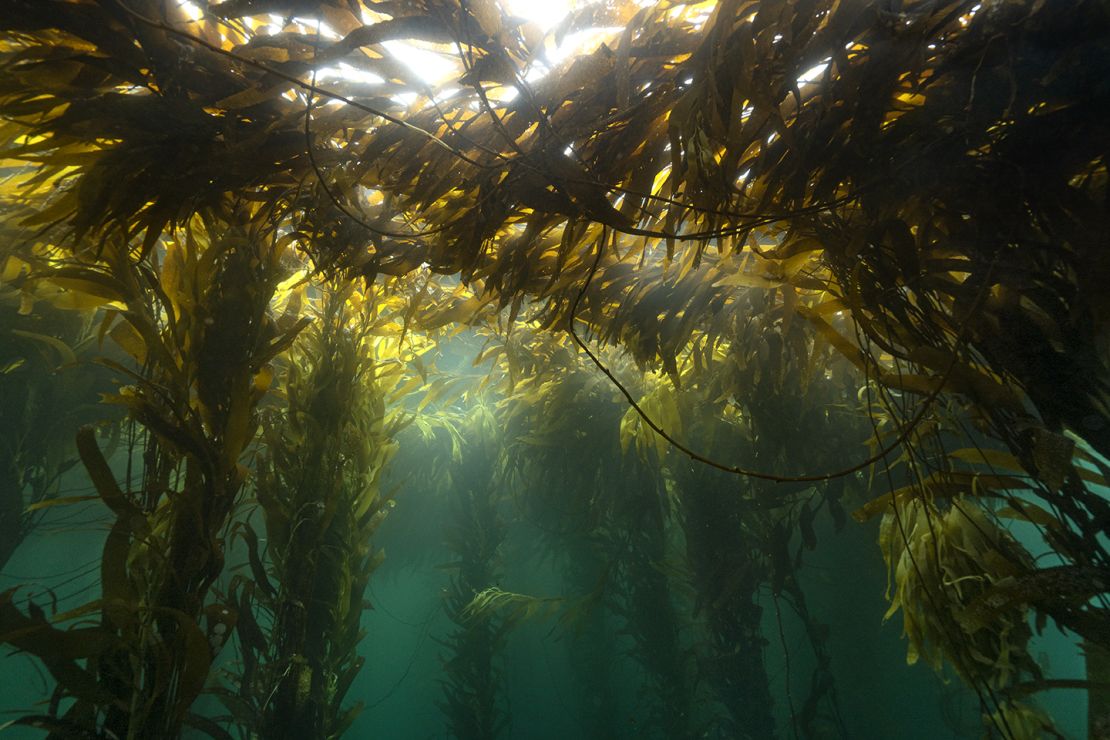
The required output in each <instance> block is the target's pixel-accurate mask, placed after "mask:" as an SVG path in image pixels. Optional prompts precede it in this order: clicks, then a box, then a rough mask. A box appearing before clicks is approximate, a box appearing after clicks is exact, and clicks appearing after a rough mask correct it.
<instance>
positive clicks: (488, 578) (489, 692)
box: [439, 405, 511, 740]
mask: <svg viewBox="0 0 1110 740" xmlns="http://www.w3.org/2000/svg"><path fill="white" fill-rule="evenodd" d="M494 423H495V422H494V419H493V417H492V416H491V415H490V412H489V410H488V409H487V408H485V407H483V406H481V405H479V406H477V407H476V408H475V409H474V411H473V412H471V414H470V415H469V416H468V418H466V420H465V422H464V424H463V425H462V428H461V429H460V432H461V433H462V434H463V438H464V439H468V440H470V442H469V444H464V445H463V448H462V454H463V458H462V464H460V465H459V466H458V468H457V470H456V471H455V472H454V474H453V482H454V491H452V492H451V494H450V497H449V499H448V500H447V501H446V502H445V504H446V505H447V506H448V507H449V508H450V510H451V512H452V522H451V524H450V525H449V528H448V530H447V532H446V533H445V542H446V545H447V548H448V549H449V550H450V551H451V554H452V557H453V560H452V562H451V564H450V567H451V572H452V573H451V582H450V584H449V585H448V587H447V590H446V592H445V601H444V605H443V606H444V609H445V611H446V613H447V617H448V619H450V620H451V622H453V623H454V627H453V628H452V631H451V633H450V634H448V635H447V636H446V637H445V638H443V639H442V644H443V647H444V648H445V649H446V652H445V653H444V654H443V656H442V660H443V672H444V677H443V681H442V686H443V696H442V699H440V701H439V705H440V707H441V708H442V709H443V712H444V715H445V717H446V720H447V727H448V729H449V731H450V733H451V736H452V737H455V738H458V739H459V740H494V739H495V738H497V737H501V736H503V733H504V732H505V730H506V729H507V728H508V726H509V723H510V721H511V720H510V717H509V715H508V713H507V707H506V706H505V704H504V691H505V686H504V683H503V681H504V677H503V676H504V674H503V672H502V670H501V668H500V660H501V649H502V647H503V643H504V637H505V626H504V618H503V617H502V616H501V615H499V614H497V613H496V612H495V611H492V612H491V611H484V612H479V613H473V612H471V611H468V608H467V607H469V606H470V603H471V601H472V600H473V599H474V597H475V596H476V595H477V594H478V593H479V592H480V591H482V590H484V589H486V588H487V587H489V586H490V584H493V583H496V582H497V581H498V580H499V578H500V575H499V574H500V571H501V562H500V560H501V557H502V556H501V552H500V548H501V545H502V542H503V541H504V538H505V523H504V520H503V518H502V513H501V511H500V509H501V496H500V494H499V491H498V490H497V488H496V478H495V477H494V473H495V471H496V467H495V466H496V462H497V458H496V455H497V436H496V432H495V427H494Z"/></svg>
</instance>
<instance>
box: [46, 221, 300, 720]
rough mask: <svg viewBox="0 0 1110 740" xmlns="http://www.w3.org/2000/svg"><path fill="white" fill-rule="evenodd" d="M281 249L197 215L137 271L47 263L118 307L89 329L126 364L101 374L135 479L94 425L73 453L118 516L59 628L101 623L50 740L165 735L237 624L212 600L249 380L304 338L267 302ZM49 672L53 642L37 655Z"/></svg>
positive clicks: (247, 424)
mask: <svg viewBox="0 0 1110 740" xmlns="http://www.w3.org/2000/svg"><path fill="white" fill-rule="evenodd" d="M283 253H284V250H283V249H282V248H281V247H279V246H277V245H276V242H275V239H274V237H273V233H272V231H269V230H267V229H266V228H265V224H264V223H257V222H252V221H251V219H250V218H249V216H247V215H245V214H243V213H241V212H235V211H226V212H222V213H213V214H210V215H209V217H208V218H207V219H205V221H204V223H202V222H201V220H200V219H199V218H198V219H197V220H196V221H195V222H193V223H190V224H189V225H188V226H187V227H186V228H184V229H182V230H181V232H180V233H179V234H178V235H177V238H175V239H174V240H172V241H170V242H168V243H166V244H165V247H164V250H158V251H157V252H154V253H152V254H151V255H150V257H149V260H144V261H139V262H136V261H134V260H133V258H132V256H131V255H130V253H129V252H128V251H127V250H126V249H124V248H123V247H121V246H119V245H115V246H111V245H106V247H105V248H104V249H103V250H102V254H101V257H100V259H98V260H97V261H96V262H93V263H89V262H83V263H80V264H76V265H75V264H64V263H63V264H61V265H58V266H48V267H44V268H43V269H42V270H40V271H39V273H38V274H37V275H36V277H37V278H38V279H41V280H45V281H50V280H62V279H64V280H66V281H67V284H68V285H71V286H73V285H80V286H88V287H85V288H84V289H85V290H87V291H88V292H91V293H93V294H94V295H98V296H104V297H106V298H108V299H109V300H110V301H112V302H113V303H114V304H116V305H118V306H119V307H120V308H119V309H118V310H112V311H109V312H107V313H106V314H105V316H104V318H103V320H102V324H101V327H100V331H101V333H102V334H103V335H109V336H111V337H112V338H113V339H114V340H115V341H116V343H117V344H119V346H120V347H121V348H123V349H124V350H125V351H126V352H127V353H128V354H130V355H131V359H132V361H133V363H134V364H133V365H132V366H131V367H128V366H126V365H124V364H120V363H116V362H111V361H106V362H109V364H110V365H111V366H112V367H114V368H115V369H117V371H118V372H119V374H120V375H121V376H122V378H124V379H125V380H126V381H127V383H128V384H127V385H123V386H121V387H120V388H119V390H118V391H117V392H116V393H115V394H114V395H113V396H112V397H111V398H110V400H111V401H113V402H115V403H118V404H120V405H122V406H123V407H124V408H125V409H126V410H127V412H128V415H129V418H130V420H131V421H130V423H132V424H135V425H137V429H138V434H137V435H136V436H137V439H139V440H140V441H141V445H142V448H141V451H140V452H141V464H140V470H139V471H138V474H137V476H136V479H134V480H132V479H130V478H128V479H125V480H123V481H119V480H117V477H116V475H115V473H114V472H113V470H112V469H111V468H110V466H109V465H108V462H107V461H106V460H105V458H104V456H103V454H102V452H101V449H100V444H99V442H98V440H97V438H96V435H95V432H94V430H93V429H92V428H88V427H87V428H85V429H83V430H82V431H81V432H80V433H78V435H77V449H78V452H79V454H80V457H81V461H82V463H83V464H84V466H85V468H86V470H87V473H88V475H89V477H90V479H91V480H92V482H93V484H94V486H95V487H96V491H97V493H98V494H99V496H100V498H101V499H102V500H103V502H104V503H105V505H106V506H107V507H108V508H109V509H110V510H111V512H112V514H113V516H114V523H113V524H112V526H111V530H110V532H109V533H108V536H107V539H106V542H105V545H104V552H103V557H102V562H101V587H102V597H101V598H100V599H99V600H96V601H93V602H90V603H89V604H87V605H86V606H84V607H81V608H79V609H77V610H73V611H71V612H70V613H68V614H67V615H66V616H67V617H69V618H73V617H79V616H84V615H96V614H98V615H99V625H98V626H96V627H89V628H85V629H87V630H90V631H87V632H85V633H83V634H84V635H85V638H84V640H85V644H86V647H85V648H84V649H82V650H81V651H80V652H79V655H80V657H83V658H87V660H88V662H87V667H86V668H79V667H77V666H74V665H72V664H63V665H66V666H67V667H66V670H65V671H64V672H58V671H55V673H54V675H55V677H56V678H57V679H58V681H59V686H58V689H57V692H56V696H55V701H54V702H53V704H52V708H53V709H55V710H56V708H57V707H58V706H59V703H58V702H59V700H60V699H61V698H63V697H72V698H74V699H76V701H74V702H73V703H72V704H70V705H69V707H68V708H67V709H66V710H65V712H64V714H63V715H59V716H52V717H48V718H41V719H37V720H35V721H36V722H37V725H38V726H42V727H45V728H46V729H50V730H52V731H53V733H54V734H58V735H59V736H66V735H67V733H74V732H85V733H93V734H95V733H97V732H100V731H103V732H105V733H111V734H113V735H115V736H117V737H127V738H143V737H151V738H153V737H173V736H176V735H177V734H178V733H179V732H180V728H181V726H182V724H183V723H186V722H197V723H199V724H201V725H207V724H208V723H207V721H206V720H204V719H201V718H195V717H193V716H191V715H190V714H189V709H190V707H191V705H192V703H193V701H194V700H195V699H196V697H197V696H198V694H199V693H200V691H201V690H202V689H203V687H204V684H205V681H206V679H207V677H208V672H209V669H210V667H211V664H212V660H213V658H214V657H215V656H216V655H217V654H218V653H219V651H220V649H221V648H222V646H223V643H224V641H226V639H227V638H228V637H229V636H230V632H231V630H232V629H233V627H234V624H235V613H234V611H233V610H232V609H231V608H229V606H228V605H227V604H226V603H223V602H222V601H221V600H220V599H218V598H216V599H211V598H209V589H210V588H211V586H212V585H213V583H214V582H215V581H216V579H217V578H218V577H219V575H220V573H221V572H222V570H223V557H224V556H223V552H224V542H223V533H224V531H225V528H226V525H227V523H228V518H229V516H230V514H231V512H232V510H233V508H234V506H235V505H236V503H237V501H238V497H239V493H240V490H241V487H242V484H243V482H244V480H245V477H246V474H247V470H246V468H245V467H243V465H242V464H241V463H240V458H241V456H242V455H243V452H244V451H245V449H246V447H247V445H248V444H249V443H250V442H251V440H252V439H253V437H254V434H255V430H256V422H255V418H254V411H255V406H256V405H257V403H258V401H259V400H260V398H261V397H262V396H263V395H264V393H265V391H266V387H267V386H266V384H265V383H260V382H259V378H260V377H265V375H266V374H267V373H268V372H269V371H268V369H267V365H268V363H269V362H270V360H272V359H273V358H274V356H275V355H277V354H278V353H280V352H281V351H283V350H284V349H285V347H286V346H287V345H288V344H289V342H291V341H292V339H293V336H295V334H296V332H297V331H298V330H299V329H300V328H301V326H300V325H299V324H297V325H294V326H292V327H287V328H286V329H284V330H283V329H281V328H279V326H278V325H277V323H276V322H275V320H274V318H273V317H272V316H270V313H269V311H270V299H271V297H272V295H273V293H274V290H275V288H276V286H277V283H278V282H279V280H280V279H281V277H283V275H284V271H285V266H284V264H283V260H282V257H283ZM32 652H33V653H34V654H36V655H38V656H39V657H40V658H42V659H43V660H44V662H46V664H47V665H48V666H50V665H57V662H58V660H59V658H58V656H57V654H56V651H55V650H54V649H53V648H52V646H51V645H50V644H49V642H44V643H43V644H41V645H39V646H38V649H36V650H32Z"/></svg>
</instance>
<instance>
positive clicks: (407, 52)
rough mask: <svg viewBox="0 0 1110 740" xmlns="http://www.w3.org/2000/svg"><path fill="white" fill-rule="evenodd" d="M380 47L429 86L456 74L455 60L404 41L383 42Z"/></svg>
mask: <svg viewBox="0 0 1110 740" xmlns="http://www.w3.org/2000/svg"><path fill="white" fill-rule="evenodd" d="M382 46H384V47H385V48H386V49H388V50H389V53H390V54H392V55H393V56H394V57H396V58H397V59H398V60H399V61H400V62H401V63H402V64H404V65H405V66H406V67H408V68H409V69H411V70H412V71H413V72H415V73H416V74H417V76H418V77H420V79H422V80H424V82H426V83H428V84H429V85H436V84H439V83H441V82H446V81H447V80H449V79H452V78H453V77H455V75H456V74H457V73H458V65H457V64H456V61H457V60H453V59H448V58H447V57H445V56H444V55H442V54H436V53H435V52H432V51H428V50H427V49H421V48H419V47H418V46H415V45H413V44H410V43H407V42H404V41H385V42H383V43H382Z"/></svg>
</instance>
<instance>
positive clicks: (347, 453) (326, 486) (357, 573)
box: [222, 286, 395, 740]
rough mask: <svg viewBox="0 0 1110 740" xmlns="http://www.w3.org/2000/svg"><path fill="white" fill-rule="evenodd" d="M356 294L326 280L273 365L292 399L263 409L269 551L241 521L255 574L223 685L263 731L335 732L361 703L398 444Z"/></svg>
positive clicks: (249, 722)
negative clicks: (358, 682)
mask: <svg viewBox="0 0 1110 740" xmlns="http://www.w3.org/2000/svg"><path fill="white" fill-rule="evenodd" d="M351 292H352V289H351V288H350V287H346V288H342V287H336V286H325V288H324V295H323V297H322V298H320V300H319V305H318V306H316V307H315V308H314V311H313V316H312V318H313V319H314V321H313V323H312V325H310V326H309V328H307V329H306V330H305V331H304V332H303V333H302V334H301V336H300V338H299V339H298V340H297V341H296V342H295V343H294V345H293V347H292V349H291V351H290V352H289V353H288V356H287V358H286V359H285V361H284V362H283V363H282V365H283V370H282V371H281V372H280V373H279V374H278V379H277V383H278V386H279V387H280V388H281V391H282V392H281V396H282V401H283V402H284V403H283V404H281V405H274V406H270V407H268V408H266V409H265V410H264V411H263V412H262V415H263V426H264V427H265V431H264V433H263V440H264V443H265V446H264V448H263V451H262V453H261V454H260V456H259V461H258V478H257V483H256V485H255V491H256V495H257V498H258V503H259V506H260V508H261V509H262V512H263V520H264V523H265V530H264V532H263V534H264V538H265V542H266V548H265V550H262V548H261V547H260V545H259V540H260V539H261V538H260V537H259V535H257V534H256V533H255V531H254V529H253V526H252V524H250V523H249V522H241V523H239V524H237V525H236V526H237V528H238V530H239V532H240V533H241V534H242V536H243V540H244V542H245V544H246V546H247V548H248V550H249V552H248V557H249V561H250V564H251V571H252V574H253V578H251V579H247V578H245V577H241V576H240V577H237V578H236V579H235V581H234V582H233V584H232V592H233V594H234V595H233V597H232V598H233V599H235V601H236V603H237V606H238V608H239V614H240V620H241V624H242V625H243V628H241V629H240V630H239V632H238V634H239V636H240V640H239V646H240V660H241V668H240V670H239V673H238V675H237V676H236V678H237V680H238V684H239V685H238V687H237V689H236V690H226V691H224V692H223V694H222V695H223V697H224V699H225V703H226V704H227V706H228V707H229V709H231V710H232V714H233V718H234V720H235V722H236V724H239V725H240V726H241V727H243V730H244V731H245V733H246V734H252V735H257V736H259V737H263V738H283V737H298V738H305V739H306V740H310V739H311V738H319V739H321V740H323V739H324V738H333V737H338V736H340V735H342V734H343V732H344V731H345V730H346V729H347V728H348V727H349V726H350V724H351V723H352V722H353V721H354V720H355V718H356V717H357V716H358V713H359V711H360V710H361V707H362V702H355V703H353V704H352V705H351V706H350V707H345V706H344V704H345V698H346V694H347V692H348V690H349V689H350V687H351V684H352V682H353V681H354V680H355V677H356V676H357V674H358V672H359V670H360V669H361V667H362V664H363V658H362V657H360V656H359V655H358V653H357V650H356V649H357V647H358V643H359V641H360V640H361V639H362V637H363V635H364V630H363V628H362V626H361V622H362V616H363V613H364V610H365V608H366V606H367V604H366V602H365V591H366V586H367V583H368V582H369V580H370V577H371V576H372V574H373V572H374V570H375V569H376V567H377V566H378V564H379V563H380V562H381V560H382V558H383V557H384V554H385V553H384V552H383V551H382V550H380V549H375V548H374V547H373V545H372V537H373V534H374V531H375V530H376V529H377V527H378V525H379V524H380V522H381V521H382V519H383V517H384V516H385V514H386V512H387V511H388V509H389V503H390V502H388V501H386V500H385V499H384V498H383V497H382V496H381V494H380V492H379V488H378V479H379V476H380V474H381V472H382V469H383V467H384V466H385V464H386V463H387V462H388V460H389V458H390V457H391V456H392V453H393V451H394V449H395V444H394V443H393V442H392V440H391V439H390V436H389V432H388V430H387V427H386V418H385V401H384V397H383V392H382V390H381V388H380V387H379V386H378V383H377V379H376V373H377V371H378V368H377V367H376V363H375V361H374V359H373V353H372V350H371V348H370V347H369V346H368V343H369V341H370V336H369V334H368V331H369V330H370V328H371V320H370V317H369V316H368V315H367V314H366V313H364V312H360V311H359V310H358V309H356V308H355V307H353V306H351V305H350V304H349V302H348V299H349V298H350V296H351ZM264 562H265V563H266V564H264Z"/></svg>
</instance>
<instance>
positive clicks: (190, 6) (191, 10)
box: [178, 0, 204, 21]
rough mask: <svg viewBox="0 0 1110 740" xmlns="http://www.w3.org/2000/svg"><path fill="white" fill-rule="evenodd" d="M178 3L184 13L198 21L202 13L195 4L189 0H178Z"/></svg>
mask: <svg viewBox="0 0 1110 740" xmlns="http://www.w3.org/2000/svg"><path fill="white" fill-rule="evenodd" d="M178 5H180V6H181V9H182V10H184V11H185V14H186V15H187V16H189V17H190V18H192V19H193V20H194V21H199V20H200V19H201V16H203V15H204V13H203V12H201V9H200V8H199V7H198V6H197V4H196V3H191V2H189V0H180V2H179V3H178Z"/></svg>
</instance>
